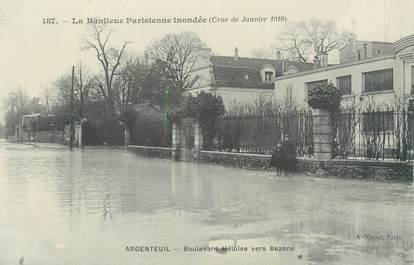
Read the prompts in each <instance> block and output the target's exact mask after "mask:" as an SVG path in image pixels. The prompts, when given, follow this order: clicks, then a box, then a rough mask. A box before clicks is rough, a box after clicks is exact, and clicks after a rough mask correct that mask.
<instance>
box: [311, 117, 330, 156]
mask: <svg viewBox="0 0 414 265" xmlns="http://www.w3.org/2000/svg"><path fill="white" fill-rule="evenodd" d="M312 118H313V146H314V157H315V159H317V160H323V161H326V160H331V159H332V131H333V130H332V118H331V113H330V112H329V111H327V110H322V109H312Z"/></svg>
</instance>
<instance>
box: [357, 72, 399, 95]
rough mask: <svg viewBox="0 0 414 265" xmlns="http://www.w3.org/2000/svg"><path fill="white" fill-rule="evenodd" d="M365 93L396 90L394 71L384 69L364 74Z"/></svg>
mask: <svg viewBox="0 0 414 265" xmlns="http://www.w3.org/2000/svg"><path fill="white" fill-rule="evenodd" d="M363 75H364V92H374V91H385V90H393V89H394V73H393V69H392V68H390V69H384V70H379V71H372V72H367V73H364V74H363Z"/></svg>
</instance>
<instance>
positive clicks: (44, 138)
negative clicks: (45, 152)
mask: <svg viewBox="0 0 414 265" xmlns="http://www.w3.org/2000/svg"><path fill="white" fill-rule="evenodd" d="M30 136H31V140H32V141H33V142H39V143H56V144H62V143H63V142H64V133H63V131H40V132H32V133H31V134H30Z"/></svg>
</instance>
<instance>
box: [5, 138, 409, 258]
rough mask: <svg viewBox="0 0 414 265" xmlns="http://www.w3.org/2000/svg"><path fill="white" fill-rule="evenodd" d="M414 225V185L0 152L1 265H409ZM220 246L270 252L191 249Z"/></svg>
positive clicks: (127, 157) (92, 154)
mask: <svg viewBox="0 0 414 265" xmlns="http://www.w3.org/2000/svg"><path fill="white" fill-rule="evenodd" d="M413 217H414V216H413V193H412V186H410V185H403V184H387V183H378V182H363V181H349V180H336V179H318V178H310V177H302V176H294V177H290V178H284V177H281V178H273V173H270V172H255V171H247V170H240V169H233V168H224V167H217V166H212V165H198V164H188V163H180V162H172V161H170V160H160V159H148V158H144V157H139V156H137V155H135V154H133V153H125V152H123V151H119V150H83V151H80V150H75V151H74V152H69V151H67V150H66V149H49V150H48V149H33V148H31V147H30V146H22V145H12V144H0V253H1V255H0V264H18V260H19V258H21V257H25V264H99V265H101V264H138V262H140V261H144V262H145V264H174V263H175V264H213V263H214V264H412V262H413V252H412V249H413V237H414V235H413V220H414V218H413ZM370 236H374V237H376V239H372V237H370ZM387 236H388V237H389V236H394V237H393V238H391V237H390V238H387ZM397 236H398V237H397ZM382 238H385V239H384V240H383V239H382ZM220 242H222V243H223V245H228V244H232V245H236V246H237V245H239V246H245V247H248V248H250V247H258V249H260V247H263V248H264V249H265V250H264V251H253V250H251V249H250V250H249V251H247V252H245V253H244V252H236V251H233V252H226V253H217V252H211V253H205V252H184V251H183V248H184V246H200V247H202V246H209V245H211V244H216V245H217V244H221V243H220ZM136 245H138V246H139V245H161V246H169V247H170V249H172V251H171V252H169V253H163V254H160V253H129V252H126V251H125V248H126V246H136ZM270 246H292V247H294V251H287V252H282V251H281V252H278V251H270ZM262 250H263V249H262Z"/></svg>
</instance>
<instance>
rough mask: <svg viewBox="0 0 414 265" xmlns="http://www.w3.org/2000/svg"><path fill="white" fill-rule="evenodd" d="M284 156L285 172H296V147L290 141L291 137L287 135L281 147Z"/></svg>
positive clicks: (283, 167) (283, 165) (283, 166)
mask: <svg viewBox="0 0 414 265" xmlns="http://www.w3.org/2000/svg"><path fill="white" fill-rule="evenodd" d="M280 152H281V154H282V159H281V160H282V169H284V170H285V171H287V172H289V171H294V170H295V169H296V147H295V145H294V144H293V143H292V141H290V139H289V135H285V137H284V139H283V142H282V145H281V147H280Z"/></svg>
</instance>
